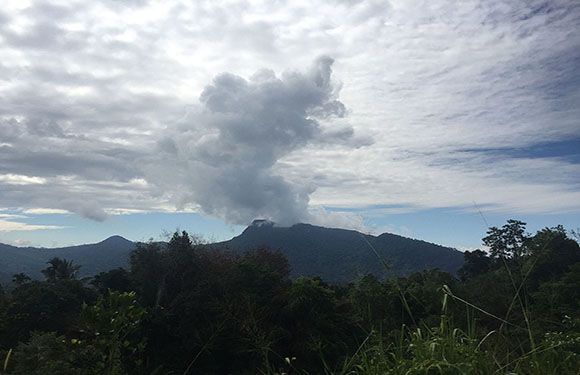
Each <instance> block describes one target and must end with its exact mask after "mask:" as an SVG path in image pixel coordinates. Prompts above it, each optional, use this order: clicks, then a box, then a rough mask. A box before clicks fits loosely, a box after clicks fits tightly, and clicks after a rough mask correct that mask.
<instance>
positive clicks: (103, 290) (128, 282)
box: [91, 267, 135, 295]
mask: <svg viewBox="0 0 580 375" xmlns="http://www.w3.org/2000/svg"><path fill="white" fill-rule="evenodd" d="M91 285H92V286H94V287H95V288H96V289H97V291H98V292H99V293H100V294H102V295H105V294H107V293H108V290H109V289H110V290H116V291H119V292H130V291H133V290H135V285H134V283H133V280H132V279H131V275H130V274H129V272H127V270H126V269H124V268H120V267H119V268H117V269H114V270H110V271H107V272H101V273H99V274H98V275H95V277H93V280H92V281H91Z"/></svg>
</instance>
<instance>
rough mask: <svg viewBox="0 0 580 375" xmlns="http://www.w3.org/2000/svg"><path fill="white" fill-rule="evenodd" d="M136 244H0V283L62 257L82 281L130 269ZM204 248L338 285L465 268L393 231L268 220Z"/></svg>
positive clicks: (455, 256)
mask: <svg viewBox="0 0 580 375" xmlns="http://www.w3.org/2000/svg"><path fill="white" fill-rule="evenodd" d="M137 244H138V243H137V242H132V241H130V240H127V239H126V238H124V237H122V236H120V235H113V236H110V237H108V238H106V239H104V240H102V241H100V242H97V243H93V244H82V245H76V246H68V247H58V248H36V247H16V246H12V245H6V244H1V243H0V264H2V267H1V269H0V282H1V283H3V284H6V283H9V282H10V281H11V279H12V275H13V274H15V273H20V272H24V273H26V274H28V275H29V276H30V277H32V278H33V279H40V278H42V274H41V272H40V271H41V270H42V269H44V268H46V262H47V261H48V260H49V259H50V258H52V257H60V258H66V259H67V260H72V261H73V263H74V264H77V265H81V271H80V276H81V277H88V276H93V275H95V274H98V273H99V272H103V271H108V270H111V269H114V268H118V267H128V265H129V254H130V253H131V251H132V250H133V249H135V247H136V246H137ZM208 246H210V247H212V248H218V249H229V250H232V251H234V252H238V253H242V252H244V251H247V250H250V249H253V248H256V247H258V246H268V247H270V248H272V249H274V250H280V251H281V252H282V253H283V254H284V255H285V256H286V257H287V258H288V261H289V263H290V266H291V277H292V278H296V277H300V276H306V277H315V276H319V277H321V278H323V279H324V280H325V281H329V282H338V283H346V282H352V281H355V280H357V279H358V278H360V277H361V276H364V275H366V274H368V273H372V274H374V275H375V276H377V277H379V278H381V279H385V278H390V277H394V276H406V275H408V274H409V273H411V272H416V271H422V270H424V269H429V268H441V269H443V270H445V271H448V272H450V273H452V274H455V273H456V272H457V270H458V269H459V267H461V266H462V264H463V254H462V253H461V252H460V251H458V250H456V249H452V248H449V247H445V246H441V245H437V244H433V243H429V242H426V241H423V240H417V239H412V238H407V237H403V236H399V235H396V234H392V233H382V234H380V235H378V236H375V235H371V234H364V233H361V232H359V231H356V230H349V229H340V228H327V227H321V226H316V225H312V224H306V223H298V224H294V225H292V226H289V227H282V226H277V225H276V224H275V223H273V222H271V221H268V220H254V222H252V224H250V225H249V226H248V227H247V228H246V229H244V231H243V232H242V233H241V234H240V235H238V236H235V237H233V238H232V239H230V240H228V241H222V242H216V243H212V244H209V245H208ZM377 254H379V255H380V257H381V258H382V259H383V260H385V261H386V262H387V264H389V266H390V268H391V269H390V270H387V269H385V267H384V265H383V263H382V260H381V259H379V258H378V257H377Z"/></svg>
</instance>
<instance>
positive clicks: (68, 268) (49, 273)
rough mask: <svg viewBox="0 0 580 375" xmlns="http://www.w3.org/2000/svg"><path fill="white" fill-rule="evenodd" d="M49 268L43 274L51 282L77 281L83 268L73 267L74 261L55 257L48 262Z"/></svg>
mask: <svg viewBox="0 0 580 375" xmlns="http://www.w3.org/2000/svg"><path fill="white" fill-rule="evenodd" d="M47 263H48V264H49V266H48V267H47V268H45V269H44V270H42V273H43V274H44V276H45V277H46V280H47V281H49V282H56V281H61V280H76V278H77V275H78V273H79V269H80V268H81V266H79V265H73V262H72V261H67V260H66V259H61V258H57V257H54V258H52V259H50V260H49V261H48V262H47Z"/></svg>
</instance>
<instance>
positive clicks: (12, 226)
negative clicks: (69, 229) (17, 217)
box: [0, 219, 64, 232]
mask: <svg viewBox="0 0 580 375" xmlns="http://www.w3.org/2000/svg"><path fill="white" fill-rule="evenodd" d="M62 228H64V227H62V226H57V225H35V224H27V223H22V222H18V221H11V220H4V219H0V232H14V231H32V230H45V229H62Z"/></svg>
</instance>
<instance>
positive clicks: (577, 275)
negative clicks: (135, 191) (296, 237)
mask: <svg viewBox="0 0 580 375" xmlns="http://www.w3.org/2000/svg"><path fill="white" fill-rule="evenodd" d="M483 242H484V244H485V245H487V246H488V247H489V250H490V252H489V255H488V254H487V253H485V252H483V251H480V250H476V251H473V252H466V253H465V264H464V266H463V267H462V268H461V270H460V271H459V274H458V276H459V278H458V279H457V278H455V277H454V276H453V275H451V274H448V273H446V272H443V271H441V270H437V269H435V270H428V271H425V272H422V273H414V274H412V275H410V276H409V277H406V278H392V279H389V280H385V281H381V280H378V279H377V278H375V277H373V276H371V275H367V276H365V277H363V278H361V279H360V280H358V281H357V282H355V283H352V284H348V285H329V284H327V283H326V282H324V280H321V279H319V278H314V279H307V278H298V279H296V280H290V279H289V277H288V275H289V266H288V262H287V260H286V259H285V258H284V257H283V256H282V255H281V254H280V253H279V252H277V251H271V250H269V249H265V248H257V249H255V250H254V251H250V252H248V253H246V254H245V255H243V256H240V255H236V254H233V253H229V252H227V251H220V250H216V249H210V248H206V247H204V246H203V245H200V244H198V243H195V241H194V240H193V239H192V238H191V237H190V236H189V235H188V234H187V233H186V232H182V233H175V234H174V235H173V237H172V239H171V240H170V241H169V243H168V244H167V246H162V245H160V244H157V243H149V244H144V245H142V246H140V247H139V248H137V250H135V251H134V252H133V253H132V256H131V266H130V269H128V270H125V269H115V270H111V271H109V272H105V273H101V274H99V275H98V276H96V277H95V278H93V279H92V280H82V281H81V280H77V274H78V267H77V266H75V265H74V264H72V263H71V262H68V261H66V260H63V259H58V258H56V259H52V260H51V261H50V262H49V264H48V267H47V268H46V270H45V272H44V275H45V277H46V281H43V282H41V281H31V280H30V278H28V277H27V275H24V274H18V275H14V280H13V285H12V287H13V288H12V290H11V291H10V293H4V292H2V291H0V359H2V362H1V363H0V373H1V374H14V375H15V374H30V375H34V374H55V375H59V374H79V375H81V374H82V375H85V374H86V375H89V374H90V375H92V374H115V375H132V374H184V375H185V374H280V375H281V374H409V375H411V374H426V375H427V374H538V375H539V374H542V375H543V374H574V375H578V374H580V358H579V355H580V354H578V353H580V316H579V315H578V314H579V312H580V248H579V246H578V243H577V242H576V241H574V240H572V239H571V238H569V237H568V235H567V233H566V231H565V230H564V229H563V228H562V227H560V226H558V227H555V228H546V229H544V230H542V231H539V232H538V233H536V234H535V235H533V236H532V235H529V234H527V233H525V224H524V223H522V222H519V221H515V220H510V221H508V223H507V224H506V225H504V226H503V227H502V228H490V230H489V231H488V236H487V237H485V238H484V239H483ZM369 251H371V250H370V249H369ZM377 261H379V260H377Z"/></svg>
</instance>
